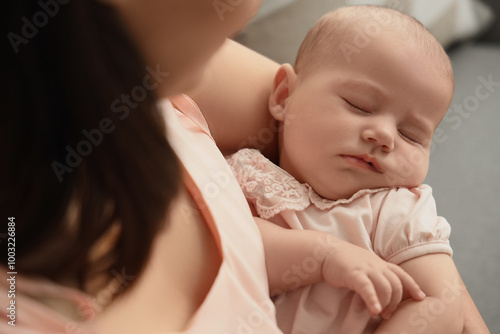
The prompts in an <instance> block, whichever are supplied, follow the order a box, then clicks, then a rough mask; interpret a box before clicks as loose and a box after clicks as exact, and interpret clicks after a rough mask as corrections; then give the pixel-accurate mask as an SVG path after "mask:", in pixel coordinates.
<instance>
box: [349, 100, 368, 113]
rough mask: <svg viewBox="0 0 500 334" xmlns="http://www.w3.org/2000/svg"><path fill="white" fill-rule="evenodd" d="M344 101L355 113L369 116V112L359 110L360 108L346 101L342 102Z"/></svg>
mask: <svg viewBox="0 0 500 334" xmlns="http://www.w3.org/2000/svg"><path fill="white" fill-rule="evenodd" d="M344 101H345V102H346V103H347V105H348V106H349V107H351V108H352V109H355V110H356V111H360V112H362V113H365V114H369V113H370V112H368V111H366V110H364V109H362V108H360V107H358V106H356V105H354V104H352V103H351V102H349V101H347V100H344Z"/></svg>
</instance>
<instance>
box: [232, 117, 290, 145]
mask: <svg viewBox="0 0 500 334" xmlns="http://www.w3.org/2000/svg"><path fill="white" fill-rule="evenodd" d="M296 117H297V116H296V115H295V114H288V115H287V116H286V118H285V120H284V123H283V125H286V124H288V123H289V122H293V120H294V119H295V118H296ZM281 131H283V126H280V123H279V122H278V121H276V120H275V119H274V118H271V119H270V120H269V124H268V125H267V126H266V127H263V128H261V129H260V130H259V131H258V132H257V134H256V135H251V136H248V137H247V138H246V139H245V140H244V141H242V142H241V143H240V145H238V150H241V149H243V148H247V147H250V148H255V149H257V150H259V151H262V150H264V149H265V148H266V145H267V144H270V143H271V142H272V141H273V140H275V139H276V136H277V135H278V133H279V132H281Z"/></svg>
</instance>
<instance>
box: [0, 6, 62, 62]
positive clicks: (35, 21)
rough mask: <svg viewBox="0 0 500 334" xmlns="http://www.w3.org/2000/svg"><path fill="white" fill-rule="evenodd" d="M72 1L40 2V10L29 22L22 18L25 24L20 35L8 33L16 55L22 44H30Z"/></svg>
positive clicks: (24, 17)
mask: <svg viewBox="0 0 500 334" xmlns="http://www.w3.org/2000/svg"><path fill="white" fill-rule="evenodd" d="M70 1H71V0H47V1H43V0H40V1H38V2H37V3H38V6H40V10H39V11H37V12H35V14H33V16H32V17H31V20H29V19H28V18H27V17H26V16H23V17H22V18H21V22H22V23H23V25H22V27H21V31H20V33H18V34H16V33H14V32H12V31H10V32H9V33H7V38H8V39H9V42H10V45H11V46H12V49H13V50H14V53H16V54H17V53H19V47H20V46H21V45H22V44H28V43H29V41H30V40H32V39H33V38H35V36H36V35H38V31H39V29H42V28H43V27H45V26H46V25H47V24H48V23H49V21H50V19H51V18H53V17H54V16H56V15H57V13H59V9H60V6H62V5H66V4H68V3H69V2H70Z"/></svg>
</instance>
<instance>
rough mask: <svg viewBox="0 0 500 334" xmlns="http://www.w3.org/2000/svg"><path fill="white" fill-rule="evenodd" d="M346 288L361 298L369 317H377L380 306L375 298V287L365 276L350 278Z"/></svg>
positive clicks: (380, 310)
mask: <svg viewBox="0 0 500 334" xmlns="http://www.w3.org/2000/svg"><path fill="white" fill-rule="evenodd" d="M348 288H349V289H351V290H353V291H355V292H357V293H358V294H359V295H360V296H361V299H363V301H364V302H365V304H366V307H367V309H368V311H370V314H371V315H377V314H380V312H382V305H381V304H380V301H379V299H378V297H377V291H376V290H375V286H374V285H373V283H372V281H371V280H370V279H369V278H368V277H367V276H365V275H357V276H354V277H352V278H351V280H350V284H349V286H348Z"/></svg>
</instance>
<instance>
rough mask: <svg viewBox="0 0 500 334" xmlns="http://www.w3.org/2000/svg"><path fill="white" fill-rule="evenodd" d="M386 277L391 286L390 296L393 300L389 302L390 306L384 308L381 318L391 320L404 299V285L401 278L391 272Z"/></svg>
mask: <svg viewBox="0 0 500 334" xmlns="http://www.w3.org/2000/svg"><path fill="white" fill-rule="evenodd" d="M385 277H386V279H387V281H389V283H390V284H391V287H392V293H391V296H390V297H391V299H390V301H389V304H387V306H386V307H385V308H384V310H383V311H382V313H381V316H382V318H384V319H389V318H390V317H391V315H392V314H393V313H394V311H396V309H397V308H398V305H399V303H400V302H401V298H402V297H403V284H402V283H401V280H400V279H399V277H398V276H397V275H396V274H395V273H394V272H392V271H390V270H389V271H387V272H386V273H385Z"/></svg>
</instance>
